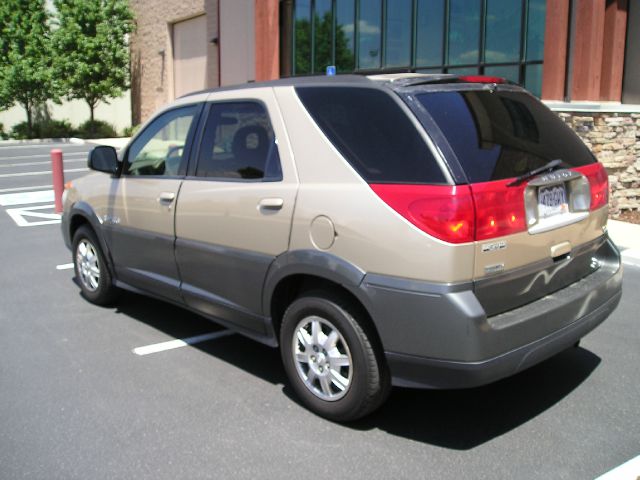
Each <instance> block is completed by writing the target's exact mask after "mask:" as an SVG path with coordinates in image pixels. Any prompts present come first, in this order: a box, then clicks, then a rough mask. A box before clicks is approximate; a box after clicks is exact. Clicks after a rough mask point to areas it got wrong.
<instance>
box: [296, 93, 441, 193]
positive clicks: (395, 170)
mask: <svg viewBox="0 0 640 480" xmlns="http://www.w3.org/2000/svg"><path fill="white" fill-rule="evenodd" d="M296 91H297V93H298V96H299V97H300V100H301V101H302V103H303V104H304V106H305V108H306V109H307V111H308V112H309V114H310V115H311V117H313V119H314V120H315V122H316V123H317V124H318V126H319V127H320V129H321V130H322V132H323V133H324V134H325V135H326V137H327V138H328V139H329V140H330V141H331V143H333V145H334V146H335V147H336V149H337V150H338V151H339V152H340V153H341V154H342V156H343V157H344V158H345V159H346V160H347V161H348V162H349V163H350V164H351V166H352V167H353V168H354V169H355V170H356V171H357V172H358V173H359V174H360V175H361V176H362V178H364V180H365V181H367V182H369V183H426V184H442V183H446V181H445V177H444V175H443V173H442V170H441V169H440V166H439V165H438V163H437V162H436V160H435V159H434V157H433V155H432V154H431V151H430V150H429V148H428V147H427V144H426V143H425V141H424V140H423V138H422V137H421V136H420V134H419V133H418V131H417V130H416V127H415V126H414V124H413V123H412V122H411V120H410V119H409V118H408V117H407V115H406V114H405V112H404V111H403V110H402V109H401V108H400V107H399V106H398V104H397V103H396V102H394V100H393V99H392V98H391V97H390V95H389V94H387V93H385V92H383V91H380V90H375V89H371V88H353V87H298V88H296Z"/></svg>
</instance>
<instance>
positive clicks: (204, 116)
mask: <svg viewBox="0 0 640 480" xmlns="http://www.w3.org/2000/svg"><path fill="white" fill-rule="evenodd" d="M243 102H244V103H256V104H258V105H260V106H261V107H262V108H263V109H264V111H265V113H266V114H267V118H268V120H269V126H270V127H271V131H272V132H273V139H274V143H275V147H276V149H277V153H278V162H279V164H280V177H279V178H277V177H272V178H267V177H262V178H233V177H209V176H206V177H205V176H198V175H196V173H197V171H198V162H199V160H200V152H201V149H202V145H203V140H204V134H205V131H206V129H207V121H208V119H209V115H210V113H211V110H212V108H213V107H214V106H216V105H221V104H225V103H243ZM194 142H196V144H195V145H194V147H193V149H192V156H191V159H190V161H189V164H188V166H187V170H186V178H187V179H189V180H198V181H210V182H230V183H274V182H283V181H284V169H283V168H282V156H281V155H280V145H279V143H280V142H279V141H278V135H277V133H276V130H275V128H273V115H272V114H271V112H270V111H269V107H268V105H267V104H266V103H265V102H264V101H263V100H261V99H259V98H255V97H238V98H226V99H224V100H208V101H206V102H204V105H203V108H202V112H201V115H200V121H199V124H198V131H197V132H196V134H195V136H194Z"/></svg>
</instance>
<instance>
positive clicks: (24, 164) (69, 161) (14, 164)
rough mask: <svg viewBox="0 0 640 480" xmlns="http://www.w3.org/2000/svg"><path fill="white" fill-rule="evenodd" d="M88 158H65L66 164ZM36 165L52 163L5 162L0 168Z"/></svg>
mask: <svg viewBox="0 0 640 480" xmlns="http://www.w3.org/2000/svg"><path fill="white" fill-rule="evenodd" d="M86 161H87V160H86V159H84V158H70V159H69V158H67V159H65V160H64V163H65V165H66V164H67V163H79V162H86ZM35 165H51V161H44V162H23V163H7V164H6V165H5V164H0V168H16V167H33V166H35Z"/></svg>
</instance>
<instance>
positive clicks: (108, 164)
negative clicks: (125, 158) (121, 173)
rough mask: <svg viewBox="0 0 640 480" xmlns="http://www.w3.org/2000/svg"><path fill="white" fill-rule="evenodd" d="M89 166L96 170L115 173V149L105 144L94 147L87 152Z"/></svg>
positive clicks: (116, 155)
mask: <svg viewBox="0 0 640 480" xmlns="http://www.w3.org/2000/svg"><path fill="white" fill-rule="evenodd" d="M89 168H90V169H91V170H96V171H98V172H105V173H111V174H115V173H117V172H118V154H117V153H116V149H115V148H113V147H110V146H107V145H98V146H97V147H95V148H94V149H93V150H91V151H90V152H89Z"/></svg>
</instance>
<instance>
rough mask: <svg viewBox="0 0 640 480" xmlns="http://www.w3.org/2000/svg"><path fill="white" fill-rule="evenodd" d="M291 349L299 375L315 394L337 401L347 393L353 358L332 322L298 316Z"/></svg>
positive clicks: (324, 398)
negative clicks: (300, 318)
mask: <svg viewBox="0 0 640 480" xmlns="http://www.w3.org/2000/svg"><path fill="white" fill-rule="evenodd" d="M292 352H293V361H294V363H295V365H296V370H297V372H298V375H299V376H300V379H301V380H302V382H303V383H304V386H305V387H307V389H309V391H310V392H311V393H313V394H314V395H315V396H316V397H318V398H321V399H322V400H327V401H336V400H340V399H341V398H342V397H344V396H345V395H346V394H347V392H348V390H349V386H350V385H351V378H352V375H353V359H352V357H351V352H350V351H349V347H348V345H347V342H346V341H345V339H344V337H343V336H342V334H341V333H340V331H339V330H338V329H337V328H336V327H335V326H334V325H333V324H332V323H331V322H329V321H328V320H325V319H324V318H320V317H317V316H310V317H306V318H304V319H303V320H301V321H300V323H298V326H297V327H296V329H295V335H294V337H293V349H292Z"/></svg>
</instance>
